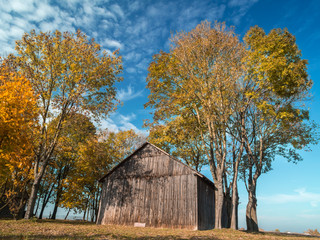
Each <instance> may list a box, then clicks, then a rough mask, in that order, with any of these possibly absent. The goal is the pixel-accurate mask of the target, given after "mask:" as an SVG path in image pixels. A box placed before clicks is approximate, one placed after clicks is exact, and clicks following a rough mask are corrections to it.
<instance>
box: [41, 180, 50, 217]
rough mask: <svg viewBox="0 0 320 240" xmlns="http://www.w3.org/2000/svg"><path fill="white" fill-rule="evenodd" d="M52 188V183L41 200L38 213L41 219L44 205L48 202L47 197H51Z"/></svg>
mask: <svg viewBox="0 0 320 240" xmlns="http://www.w3.org/2000/svg"><path fill="white" fill-rule="evenodd" d="M52 189H53V184H52V185H51V187H50V190H49V192H48V193H47V194H45V195H44V197H43V202H42V206H41V211H40V214H39V219H42V215H43V211H44V209H45V208H46V206H47V204H48V202H49V199H50V197H51V192H52Z"/></svg>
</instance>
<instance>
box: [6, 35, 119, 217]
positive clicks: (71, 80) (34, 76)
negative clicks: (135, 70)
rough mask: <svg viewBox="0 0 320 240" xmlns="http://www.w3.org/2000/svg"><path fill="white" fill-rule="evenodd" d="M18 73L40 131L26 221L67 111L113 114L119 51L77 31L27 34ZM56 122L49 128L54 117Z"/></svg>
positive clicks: (20, 45) (17, 60)
mask: <svg viewBox="0 0 320 240" xmlns="http://www.w3.org/2000/svg"><path fill="white" fill-rule="evenodd" d="M16 51H17V53H18V56H17V57H13V56H10V57H11V58H14V60H15V63H16V64H17V66H18V68H19V70H20V71H21V72H22V73H23V74H24V75H25V76H26V77H27V79H28V80H29V81H30V83H31V86H32V89H33V91H34V92H35V94H37V95H39V109H40V120H39V122H40V131H39V139H38V144H37V146H36V147H35V148H34V152H35V156H34V171H33V172H34V180H33V184H32V189H31V194H30V198H29V201H28V205H27V211H26V215H25V218H27V219H28V218H30V217H31V216H32V214H33V209H34V205H35V201H36V197H37V192H38V188H39V184H40V182H41V179H42V177H43V175H44V173H45V170H46V167H47V165H48V163H49V161H50V159H51V156H52V154H53V152H54V149H55V147H56V145H57V143H58V139H59V135H60V132H61V128H62V126H63V123H64V120H65V118H66V116H67V115H69V114H71V113H77V112H80V113H87V114H89V113H91V114H92V115H93V116H94V117H96V118H97V119H98V118H99V117H101V116H106V115H107V114H108V113H109V112H110V111H112V110H114V106H115V97H116V90H115V88H114V83H115V82H117V81H120V80H121V78H120V77H119V76H118V74H119V73H120V72H121V70H122V66H121V57H119V56H118V52H114V53H113V55H107V53H106V52H105V51H104V52H101V49H100V45H99V44H97V43H96V42H95V41H94V40H93V39H92V40H88V38H87V36H86V35H85V34H84V33H82V32H81V31H77V32H76V33H75V34H72V33H68V32H65V33H61V32H59V31H55V32H54V33H50V32H47V33H43V32H40V33H39V34H37V33H36V32H35V31H34V30H33V31H31V32H30V33H25V34H24V35H23V37H22V39H21V40H18V41H16ZM55 117H58V120H57V124H56V125H55V126H51V127H50V128H49V127H48V126H49V123H50V121H51V120H52V119H54V118H55Z"/></svg>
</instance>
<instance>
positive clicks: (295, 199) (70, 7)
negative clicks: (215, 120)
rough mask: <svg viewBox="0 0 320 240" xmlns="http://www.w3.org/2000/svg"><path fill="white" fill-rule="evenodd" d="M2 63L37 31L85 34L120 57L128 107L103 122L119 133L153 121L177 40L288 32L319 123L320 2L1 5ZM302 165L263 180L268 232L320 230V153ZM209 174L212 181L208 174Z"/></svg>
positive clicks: (262, 217) (17, 1)
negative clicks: (213, 25) (220, 31)
mask: <svg viewBox="0 0 320 240" xmlns="http://www.w3.org/2000/svg"><path fill="white" fill-rule="evenodd" d="M0 6H1V7H0V55H2V56H4V55H7V54H8V53H11V52H14V41H15V40H17V39H20V38H21V36H22V34H23V33H24V32H28V31H30V30H31V29H36V30H38V31H39V30H41V31H54V30H55V29H59V30H60V31H75V30H76V29H81V30H82V31H84V32H85V33H86V34H87V35H88V36H90V37H93V38H95V39H96V41H97V42H98V43H100V44H101V45H102V47H103V48H104V49H105V50H107V51H110V52H112V51H114V50H115V49H118V48H119V49H120V54H121V55H122V56H123V66H124V72H123V77H124V81H123V82H121V83H120V84H118V85H117V87H118V97H119V99H120V100H121V101H122V102H123V105H122V106H121V107H119V108H118V110H117V111H116V112H115V113H113V114H111V115H110V117H109V118H108V119H104V120H103V121H102V123H101V124H102V127H103V128H109V129H111V130H113V131H117V130H125V129H135V130H136V131H140V132H143V133H147V131H146V129H143V128H142V125H143V120H144V119H147V118H150V117H151V115H150V114H149V112H150V110H148V109H147V110H146V109H144V107H143V104H144V103H146V102H147V96H148V90H146V89H145V86H146V83H145V79H146V76H147V68H148V64H149V63H150V61H151V59H152V55H153V54H155V53H158V52H159V51H160V50H164V51H168V49H169V46H170V42H169V40H168V39H169V38H170V36H171V34H174V33H176V32H177V31H182V30H184V31H189V30H191V29H192V28H194V27H195V26H196V25H197V24H199V23H200V22H201V21H203V20H208V21H211V22H214V21H215V20H218V21H225V22H226V24H227V25H229V26H230V25H233V26H235V32H236V33H237V34H239V36H240V37H241V38H242V37H243V36H244V34H245V33H246V31H247V30H248V29H249V28H250V26H254V25H258V26H260V27H262V28H263V29H264V30H265V31H266V32H269V31H270V30H271V29H273V28H284V27H286V28H288V30H289V31H290V32H291V33H292V34H294V35H295V36H296V41H297V44H298V46H299V48H300V49H301V51H302V55H303V58H305V59H307V60H308V61H309V66H308V73H309V75H310V78H311V79H312V80H313V81H314V86H313V89H312V94H313V97H312V99H311V100H310V101H308V102H307V104H308V106H310V113H311V114H310V115H311V118H312V119H313V120H315V121H316V122H317V123H319V120H320V99H319V94H320V85H319V80H318V79H319V77H320V58H319V56H320V46H319V42H320V26H319V23H320V14H319V12H320V2H319V1H318V0H308V1H304V0H287V1H278V0H260V1H259V0H231V1H227V0H219V1H213V0H182V1H149V0H119V1H112V0H110V1H108V0H107V1H103V0H101V1H99V0H97V1H95V0H88V1H77V0H68V1H49V0H10V1H6V0H0ZM301 154H302V156H303V158H304V161H303V162H300V163H298V164H297V165H295V164H292V163H287V162H286V161H285V160H284V159H281V158H279V157H277V158H276V161H275V162H274V164H273V169H274V170H272V171H271V172H269V173H267V174H265V175H263V176H261V177H260V179H259V180H258V190H257V195H258V219H259V224H260V227H261V228H263V229H265V230H274V229H276V228H278V229H280V230H281V231H292V232H293V231H296V232H302V231H304V230H307V229H308V228H312V229H315V228H318V229H319V228H320V184H319V183H320V174H319V173H320V161H319V157H318V156H320V148H319V146H313V147H312V152H302V153H301ZM203 173H204V174H206V175H207V176H208V177H210V173H209V171H208V169H207V168H205V169H204V170H203ZM239 185H240V202H241V204H240V208H239V217H240V227H245V217H244V215H245V206H246V202H247V200H246V199H247V196H246V192H245V189H244V187H243V183H242V182H239Z"/></svg>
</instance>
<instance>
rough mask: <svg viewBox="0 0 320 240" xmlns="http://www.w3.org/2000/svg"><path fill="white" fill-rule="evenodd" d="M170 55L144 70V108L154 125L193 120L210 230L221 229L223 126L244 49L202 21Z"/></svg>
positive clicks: (228, 32)
mask: <svg viewBox="0 0 320 240" xmlns="http://www.w3.org/2000/svg"><path fill="white" fill-rule="evenodd" d="M171 42H172V47H171V50H170V52H169V53H165V52H160V53H159V54H157V55H155V56H154V61H153V62H152V63H151V64H150V66H149V75H148V78H147V83H148V85H147V87H148V88H149V89H150V92H151V93H150V95H149V102H148V103H147V104H146V105H145V106H146V107H148V106H149V107H153V108H154V109H155V113H154V117H153V120H154V121H153V124H154V125H158V124H159V123H161V122H171V121H173V120H174V119H175V118H176V117H181V116H185V115H188V116H189V115H190V116H193V118H194V122H196V125H195V126H194V129H195V130H196V131H198V132H199V133H200V137H201V141H202V145H203V146H204V151H205V154H206V158H207V159H208V161H209V164H210V170H211V173H212V176H213V180H214V182H215V186H216V193H215V197H216V200H215V206H216V210H215V228H222V209H223V201H224V189H223V186H224V183H223V182H224V175H225V170H226V159H227V152H228V149H227V148H228V146H227V138H228V134H227V125H228V123H229V120H230V118H231V116H232V115H233V109H232V108H231V107H230V104H231V103H232V102H233V101H234V100H235V97H236V96H237V94H236V93H235V91H233V90H234V89H236V88H237V84H238V83H239V81H240V80H241V79H242V77H243V74H244V72H243V69H242V58H243V56H244V48H243V45H242V44H241V43H240V42H239V40H238V38H237V37H236V36H235V34H234V32H233V30H232V29H227V27H226V26H225V24H218V23H216V24H215V26H214V28H211V25H210V23H208V22H203V23H201V24H200V25H198V26H197V27H196V28H195V29H193V30H191V31H190V32H189V33H184V32H181V33H178V34H177V35H176V36H175V37H173V38H172V39H171Z"/></svg>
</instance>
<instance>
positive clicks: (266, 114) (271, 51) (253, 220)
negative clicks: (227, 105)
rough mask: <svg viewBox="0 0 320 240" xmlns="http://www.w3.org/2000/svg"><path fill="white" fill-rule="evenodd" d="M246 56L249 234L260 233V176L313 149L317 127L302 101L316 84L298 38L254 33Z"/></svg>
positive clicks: (247, 38)
mask: <svg viewBox="0 0 320 240" xmlns="http://www.w3.org/2000/svg"><path fill="white" fill-rule="evenodd" d="M244 41H245V44H246V48H247V55H246V58H245V61H244V63H245V65H246V68H247V75H246V78H245V81H247V82H248V85H250V88H249V89H248V91H246V92H245V96H246V99H247V101H246V103H247V113H246V119H245V121H243V123H242V129H243V130H244V131H243V136H244V141H245V144H244V146H245V149H246V156H245V158H246V161H244V162H243V164H244V166H243V167H244V168H243V176H244V178H245V180H247V183H246V187H247V191H248V198H249V199H248V205H247V210H246V219H247V229H248V231H258V230H259V228H258V221H257V212H256V206H257V199H256V187H257V180H258V178H259V176H260V175H261V174H262V173H264V172H267V171H269V170H270V169H271V164H272V161H273V160H274V158H275V156H276V155H282V156H284V157H286V158H287V159H288V160H289V161H294V162H295V161H299V160H301V156H300V155H299V154H298V152H297V151H296V150H297V149H298V150H299V149H303V148H306V147H307V146H308V145H309V144H312V143H315V142H316V138H315V133H314V130H315V129H316V125H315V124H314V123H312V122H310V121H308V120H309V114H308V110H306V109H305V107H304V106H303V101H304V100H306V97H308V95H309V91H310V89H311V86H312V81H311V80H310V79H309V78H308V74H307V72H306V69H307V67H306V65H307V61H306V60H303V59H301V53H300V50H299V49H298V47H297V45H296V43H295V38H294V36H293V35H292V34H290V33H289V32H288V31H287V30H286V29H284V30H281V29H273V30H271V31H270V33H269V34H268V35H267V34H265V32H264V31H263V30H262V29H261V28H259V27H253V28H251V29H250V30H249V31H248V32H247V34H246V36H245V38H244Z"/></svg>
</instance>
